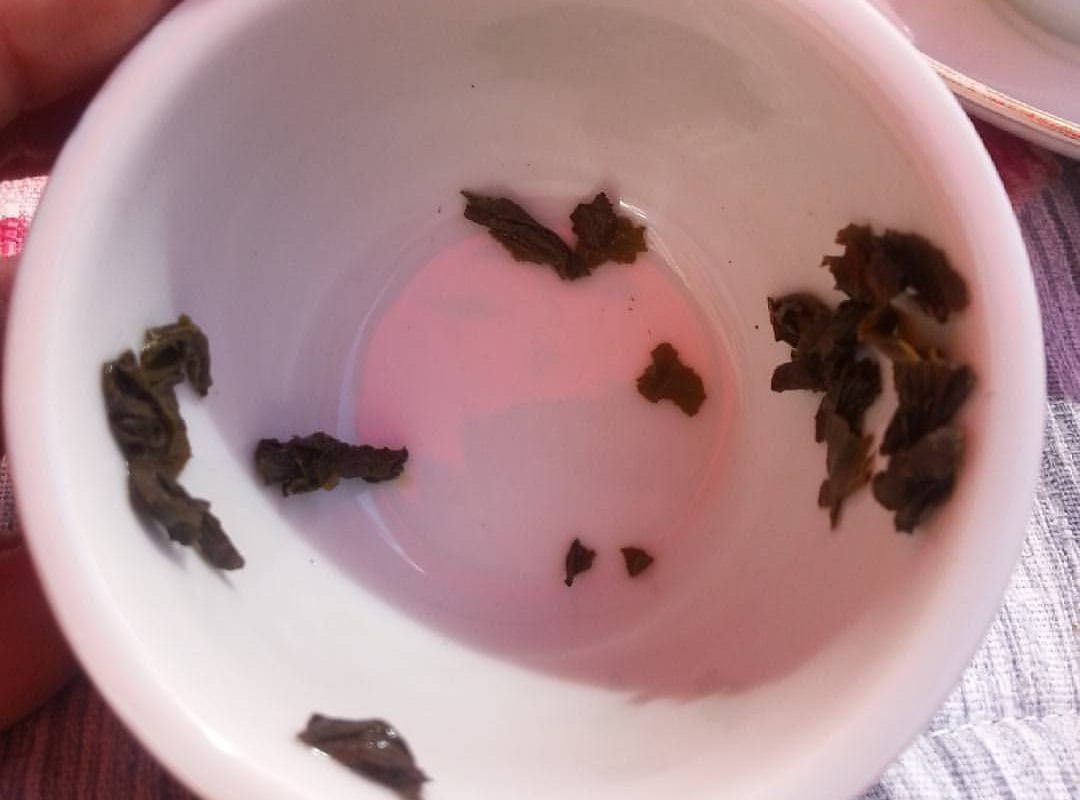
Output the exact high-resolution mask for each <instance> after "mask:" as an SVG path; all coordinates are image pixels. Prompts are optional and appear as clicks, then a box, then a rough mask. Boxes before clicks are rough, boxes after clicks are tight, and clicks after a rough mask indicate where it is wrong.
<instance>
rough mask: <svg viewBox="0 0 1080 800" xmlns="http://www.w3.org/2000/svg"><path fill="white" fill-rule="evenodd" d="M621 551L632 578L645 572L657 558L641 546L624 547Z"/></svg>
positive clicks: (627, 570)
mask: <svg viewBox="0 0 1080 800" xmlns="http://www.w3.org/2000/svg"><path fill="white" fill-rule="evenodd" d="M620 552H621V553H622V556H623V561H624V562H625V563H626V572H627V574H628V575H629V576H630V577H631V578H636V577H637V576H638V575H640V574H641V573H643V572H644V571H645V570H647V569H648V568H649V567H651V566H652V564H653V561H655V560H656V559H654V558H653V557H652V556H651V555H649V554H648V553H647V552H646V551H645V550H642V549H641V548H640V547H622V548H620Z"/></svg>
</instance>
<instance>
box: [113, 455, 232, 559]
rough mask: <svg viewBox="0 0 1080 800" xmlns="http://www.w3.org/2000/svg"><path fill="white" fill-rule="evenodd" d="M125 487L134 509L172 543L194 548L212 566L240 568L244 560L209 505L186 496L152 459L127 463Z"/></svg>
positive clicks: (177, 484) (178, 485) (179, 486)
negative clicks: (156, 524)
mask: <svg viewBox="0 0 1080 800" xmlns="http://www.w3.org/2000/svg"><path fill="white" fill-rule="evenodd" d="M128 488H129V490H130V494H131V503H132V505H133V506H134V507H135V509H136V510H137V511H139V512H141V513H143V514H145V515H146V516H148V517H150V518H151V519H153V520H155V521H156V522H158V523H159V524H160V525H161V526H162V527H163V528H165V530H166V531H167V532H168V534H169V538H170V539H172V540H173V541H174V542H178V543H179V544H182V545H186V546H188V547H195V548H196V549H197V550H198V551H199V553H200V554H201V555H202V556H203V558H205V559H206V561H207V562H208V563H209V564H210V565H211V566H213V567H217V568H218V569H224V570H233V569H240V567H242V566H244V559H243V557H242V556H241V555H240V553H239V552H238V551H237V549H236V548H235V547H234V546H233V544H232V542H231V541H230V540H229V537H228V536H226V535H225V531H224V530H222V528H221V523H220V522H219V521H218V519H217V517H215V516H214V515H213V514H211V513H210V504H209V503H208V502H206V501H205V500H199V499H197V498H194V497H192V496H191V495H189V494H188V493H187V492H186V491H185V490H184V488H183V487H182V486H181V485H180V484H179V483H177V482H176V480H175V479H173V478H172V477H171V476H169V475H168V474H166V473H165V472H163V471H162V470H161V469H160V468H159V465H158V464H157V463H155V462H154V461H153V460H152V459H137V460H135V461H132V462H131V463H129V465H128Z"/></svg>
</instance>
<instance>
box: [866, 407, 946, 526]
mask: <svg viewBox="0 0 1080 800" xmlns="http://www.w3.org/2000/svg"><path fill="white" fill-rule="evenodd" d="M963 454H964V437H963V435H962V434H961V433H960V431H959V430H957V429H956V428H953V427H949V426H946V427H942V428H938V429H937V430H935V431H931V432H930V433H928V434H926V435H925V436H923V437H922V438H921V439H919V440H918V441H917V442H915V443H914V444H913V445H911V446H910V447H908V448H907V449H904V450H900V451H899V452H897V453H895V454H894V455H893V456H892V458H890V459H889V464H888V466H887V468H886V469H885V471H884V472H879V473H878V474H877V475H875V476H874V486H873V490H874V497H875V498H877V501H878V502H879V503H881V505H883V506H885V508H887V509H889V510H890V511H895V512H896V515H895V517H894V524H895V526H896V530H898V531H905V532H907V533H911V532H912V531H913V530H914V529H915V527H916V526H917V525H919V524H921V523H922V522H924V521H925V520H926V519H927V518H928V517H929V516H930V513H931V512H932V511H933V510H934V509H935V508H936V507H937V506H939V505H940V504H941V503H943V502H944V501H945V500H947V499H948V497H949V495H951V494H952V491H953V487H954V486H955V485H956V473H957V470H958V469H959V468H960V462H961V461H962V459H963Z"/></svg>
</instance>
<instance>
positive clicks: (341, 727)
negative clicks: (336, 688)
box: [299, 714, 430, 800]
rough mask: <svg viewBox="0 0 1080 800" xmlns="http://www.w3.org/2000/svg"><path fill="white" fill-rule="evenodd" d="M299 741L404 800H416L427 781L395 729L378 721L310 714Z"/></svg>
mask: <svg viewBox="0 0 1080 800" xmlns="http://www.w3.org/2000/svg"><path fill="white" fill-rule="evenodd" d="M299 739H300V741H302V742H303V743H304V744H307V745H310V746H311V747H314V748H316V749H318V750H321V751H323V752H324V753H326V754H327V755H329V756H330V757H331V758H333V759H334V760H335V761H338V762H340V763H342V764H344V765H345V766H347V767H349V768H350V769H352V770H354V771H356V772H358V773H360V774H361V775H363V776H364V777H366V778H368V779H370V780H372V781H375V782H376V783H380V784H382V785H383V786H386V787H389V788H390V789H393V790H395V791H396V792H397V793H398V794H399V795H400V796H401V797H403V798H405V799H406V800H418V798H419V797H420V790H421V788H422V787H423V785H424V783H426V782H427V781H428V780H430V779H429V778H428V776H427V775H425V774H424V772H423V771H422V770H421V769H420V768H419V767H418V766H417V765H416V760H415V758H414V757H413V754H412V751H411V750H410V749H409V746H408V745H407V744H406V743H405V740H404V739H403V738H402V737H401V734H400V733H398V731H397V729H396V728H394V727H393V726H392V725H390V724H389V723H387V722H385V721H383V720H381V719H362V720H348V719H335V718H333V717H324V716H323V715H322V714H312V715H311V717H310V719H308V723H307V726H306V727H305V728H304V730H303V731H301V732H300V734H299Z"/></svg>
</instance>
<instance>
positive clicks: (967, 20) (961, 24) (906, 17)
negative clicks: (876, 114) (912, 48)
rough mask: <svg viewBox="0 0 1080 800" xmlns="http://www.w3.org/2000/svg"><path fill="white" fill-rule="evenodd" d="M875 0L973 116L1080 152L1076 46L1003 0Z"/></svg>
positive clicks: (1079, 79) (1069, 153) (1079, 47)
mask: <svg viewBox="0 0 1080 800" xmlns="http://www.w3.org/2000/svg"><path fill="white" fill-rule="evenodd" d="M874 3H875V5H878V6H879V7H881V8H882V10H883V11H884V12H885V13H886V14H887V15H889V16H891V17H892V18H893V20H894V21H895V22H897V23H898V24H899V25H900V27H901V28H903V29H904V30H905V32H906V33H907V34H908V35H909V36H910V37H911V39H912V41H914V43H915V44H916V45H917V46H918V47H919V49H921V50H922V51H923V52H924V53H925V54H926V55H927V56H928V57H929V58H930V59H931V61H932V62H933V64H934V67H935V68H936V69H937V71H938V72H939V73H940V74H941V76H942V78H944V79H945V81H946V83H948V84H949V87H950V88H951V89H952V90H953V92H955V93H956V95H957V96H958V97H959V99H960V101H961V102H962V103H963V104H964V106H965V107H967V109H968V110H969V111H971V112H972V113H973V114H974V115H975V116H977V117H980V118H982V119H985V120H986V121H988V122H991V123H993V124H995V125H998V126H1000V127H1002V128H1005V129H1007V130H1010V131H1012V132H1014V133H1016V134H1017V135H1019V136H1023V137H1024V138H1026V139H1029V140H1031V141H1033V142H1035V143H1037V144H1040V145H1043V146H1044V147H1048V148H1050V149H1052V150H1056V151H1057V152H1059V153H1063V154H1065V155H1067V156H1070V157H1072V158H1080V44H1076V43H1074V42H1070V41H1068V40H1066V39H1062V38H1059V37H1057V36H1054V35H1053V34H1051V33H1049V32H1047V31H1044V30H1043V29H1041V28H1039V27H1038V26H1036V25H1035V24H1033V23H1031V22H1030V21H1028V19H1027V18H1026V17H1024V16H1023V15H1022V14H1021V13H1020V12H1019V11H1017V10H1016V9H1015V8H1014V7H1013V6H1012V5H1011V4H1010V3H1009V2H1008V1H1007V0H938V1H937V2H933V3H928V2H926V0H874ZM890 11H891V12H892V13H891V14H890V13H889V12H890Z"/></svg>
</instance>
